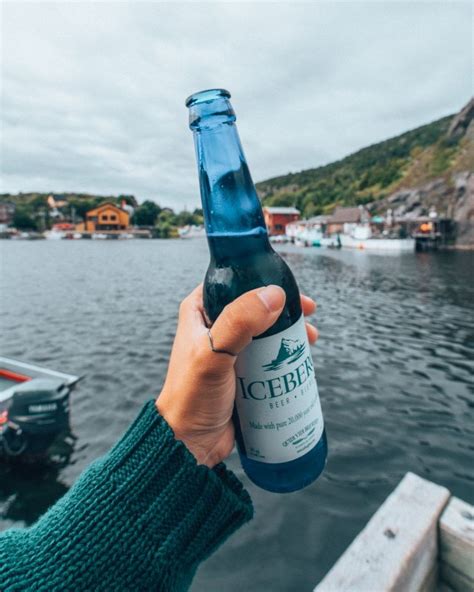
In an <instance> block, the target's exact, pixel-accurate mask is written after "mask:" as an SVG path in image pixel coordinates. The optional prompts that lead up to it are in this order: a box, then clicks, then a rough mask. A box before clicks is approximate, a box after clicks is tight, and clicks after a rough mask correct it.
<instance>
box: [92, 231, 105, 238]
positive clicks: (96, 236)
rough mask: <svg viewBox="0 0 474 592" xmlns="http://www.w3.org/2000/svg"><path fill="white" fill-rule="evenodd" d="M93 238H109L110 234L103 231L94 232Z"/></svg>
mask: <svg viewBox="0 0 474 592" xmlns="http://www.w3.org/2000/svg"><path fill="white" fill-rule="evenodd" d="M91 238H92V239H93V240H107V238H108V236H107V235H106V234H103V233H102V232H94V233H93V234H92V235H91Z"/></svg>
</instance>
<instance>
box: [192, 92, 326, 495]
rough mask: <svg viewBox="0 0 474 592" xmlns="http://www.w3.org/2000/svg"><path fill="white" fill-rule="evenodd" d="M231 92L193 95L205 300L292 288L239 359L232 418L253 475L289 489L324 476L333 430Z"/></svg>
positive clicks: (218, 302)
mask: <svg viewBox="0 0 474 592" xmlns="http://www.w3.org/2000/svg"><path fill="white" fill-rule="evenodd" d="M229 98H230V94H229V92H228V91H226V90H223V89H212V90H205V91H202V92H198V93H196V94H193V95H192V96H190V97H189V98H188V99H187V100H186V106H187V107H188V108H189V110H190V112H189V125H190V128H191V130H192V131H193V135H194V143H195V149H196V158H197V163H198V170H199V183H200V190H201V200H202V206H203V212H204V220H205V225H206V233H207V238H208V243H209V250H210V256H211V260H210V264H209V268H208V270H207V273H206V277H205V281H204V307H205V310H206V313H207V316H208V318H209V320H210V321H211V323H212V322H213V321H214V320H215V319H216V318H217V317H218V315H219V314H220V312H221V311H222V309H223V308H224V307H225V306H226V305H227V304H228V303H230V302H232V301H233V300H234V299H235V298H237V297H238V296H240V295H241V294H243V293H244V292H246V291H248V290H252V289H254V288H258V287H261V286H264V285H268V284H276V285H278V286H281V287H282V288H283V289H284V290H285V292H286V305H285V308H284V310H283V312H282V314H281V315H280V317H279V318H278V320H277V321H276V323H275V324H274V325H273V326H272V327H271V328H270V329H269V330H268V331H266V332H265V333H264V334H263V335H260V336H258V338H256V339H254V340H253V341H252V344H251V345H250V346H248V348H246V350H244V352H243V353H242V354H241V355H240V356H239V358H238V360H237V364H236V374H237V381H236V382H237V392H236V405H235V409H234V424H235V428H236V440H237V447H238V451H239V455H240V459H241V462H242V466H243V468H244V470H245V472H246V473H247V475H248V476H249V477H250V479H251V480H252V481H253V482H254V483H255V484H256V485H258V486H259V487H262V488H263V489H266V490H268V491H273V492H279V493H283V492H290V491H296V490H298V489H302V488H303V487H305V486H306V485H308V484H309V483H311V482H313V481H314V480H315V479H316V478H317V477H318V476H319V475H320V474H321V472H322V470H323V468H324V465H325V462H326V456H327V442H326V433H325V430H324V424H323V418H322V415H321V410H320V406H319V396H318V392H317V385H316V381H315V378H314V371H313V367H312V359H311V354H310V350H309V344H308V341H307V336H306V332H305V329H304V321H303V316H302V310H301V302H300V296H299V291H298V287H297V285H296V281H295V279H294V277H293V274H292V273H291V270H290V269H289V267H288V265H287V264H286V263H285V262H284V261H283V259H282V258H281V257H280V256H279V255H278V254H277V253H276V252H275V251H274V250H273V249H272V247H271V245H270V242H269V240H268V235H267V230H266V227H265V222H264V217H263V212H262V208H261V205H260V201H259V199H258V196H257V193H256V190H255V187H254V184H253V182H252V178H251V176H250V171H249V169H248V166H247V162H246V160H245V156H244V153H243V150H242V146H241V144H240V139H239V136H238V133H237V127H236V125H235V121H236V117H235V113H234V111H233V109H232V105H231V104H230V101H229Z"/></svg>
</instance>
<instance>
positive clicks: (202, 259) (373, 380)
mask: <svg viewBox="0 0 474 592" xmlns="http://www.w3.org/2000/svg"><path fill="white" fill-rule="evenodd" d="M279 251H280V252H281V253H282V254H283V255H284V257H285V259H286V261H287V262H288V263H289V265H290V266H291V268H292V270H293V272H294V274H295V276H296V278H297V280H298V282H299V284H300V287H301V290H302V291H304V292H305V293H306V294H308V295H311V296H313V297H314V298H316V299H317V301H318V305H319V307H318V312H317V314H316V317H315V319H316V323H317V325H318V327H319V330H320V335H321V337H320V340H319V342H318V344H317V345H316V346H315V347H313V357H314V362H315V367H316V372H317V376H318V382H319V388H320V394H321V401H322V406H323V412H324V416H325V420H326V426H327V433H328V441H329V457H328V465H327V469H326V471H325V472H324V473H323V475H322V476H321V477H320V478H319V480H318V481H317V482H315V483H314V484H313V485H311V486H310V487H308V488H307V489H304V490H303V491H299V492H297V493H292V494H286V495H278V494H272V493H268V492H265V491H263V490H260V489H258V488H256V487H255V486H253V485H252V484H251V483H250V482H249V481H248V480H247V479H246V477H245V475H244V474H243V471H242V469H241V467H240V465H239V461H238V457H237V453H236V452H234V453H233V454H232V456H231V458H230V459H229V463H228V464H229V465H230V467H231V468H232V469H233V470H235V472H236V473H237V475H238V476H239V477H240V478H241V479H242V480H243V481H244V483H245V485H246V487H248V490H249V492H250V494H251V496H252V498H253V500H254V504H255V510H256V515H255V518H254V520H253V521H252V522H251V523H250V524H249V525H248V526H246V527H244V528H242V529H241V530H240V531H239V532H237V533H236V534H235V535H234V536H233V537H232V538H231V539H230V540H229V541H227V543H226V544H225V545H224V546H223V547H222V548H221V549H219V550H218V552H217V553H215V554H214V555H213V556H212V557H211V558H210V559H209V560H208V561H207V562H206V563H205V564H204V565H203V566H201V568H200V569H199V571H198V573H197V576H196V578H195V581H194V584H193V587H192V591H193V592H201V591H205V592H221V591H222V590H225V591H226V592H241V590H252V591H260V590H262V591H263V590H268V589H271V590H272V592H288V591H296V590H298V591H302V592H304V591H307V592H309V591H311V590H312V589H313V588H314V586H315V585H316V584H317V583H318V581H319V580H320V579H321V578H322V577H323V575H324V574H325V573H326V572H327V570H328V569H329V568H330V567H331V566H332V565H333V563H334V562H335V561H336V559H337V558H338V557H339V556H340V555H341V553H342V552H343V551H344V549H345V548H346V547H347V546H348V544H349V543H350V542H351V541H352V539H353V538H354V536H355V535H356V534H357V533H358V532H359V531H360V529H361V528H362V527H363V526H364V524H365V523H366V522H367V520H368V519H369V518H370V516H371V515H372V514H373V513H374V512H375V510H376V509H377V508H378V506H379V505H380V504H381V503H382V502H383V500H384V499H385V497H386V496H387V495H388V494H389V493H390V491H391V490H392V489H393V488H394V487H395V485H396V484H397V483H398V482H399V480H400V479H401V477H402V476H403V475H404V474H405V473H406V471H413V472H415V473H417V474H419V475H421V476H422V477H426V478H428V479H430V480H432V481H435V482H436V483H439V484H441V485H445V486H446V487H448V488H449V489H450V490H451V491H452V493H453V494H454V495H457V496H458V497H461V498H462V499H465V500H466V501H469V502H471V503H472V502H474V476H473V471H472V458H473V454H474V438H473V435H474V398H473V382H472V359H473V353H474V315H473V309H474V257H473V255H472V254H471V253H457V252H446V253H441V252H440V253H419V254H412V253H409V254H403V255H381V254H377V253H370V254H369V253H364V252H359V251H349V250H347V251H346V250H339V251H337V250H334V251H333V250H323V249H316V248H314V249H297V248H294V247H289V246H285V247H279ZM0 257H1V263H0V314H1V317H0V352H1V354H2V355H5V356H9V357H14V358H18V359H24V360H26V361H29V362H33V363H37V364H44V365H46V366H48V367H51V368H54V369H56V370H61V371H64V372H69V373H71V374H79V375H83V376H84V380H83V381H82V382H81V383H80V385H79V386H78V388H77V390H76V391H75V392H74V393H73V395H72V420H73V426H74V433H75V436H76V437H77V440H76V442H75V445H74V452H73V454H72V456H71V459H70V462H69V463H68V464H67V465H66V466H64V467H61V468H49V469H48V470H45V471H37V470H34V468H31V467H30V468H28V469H24V470H18V469H12V468H11V467H5V466H0V528H1V529H4V528H8V527H11V526H26V525H28V524H31V523H32V522H33V521H34V520H35V519H36V518H37V517H38V516H39V515H40V514H41V513H42V512H44V511H45V510H46V508H47V507H48V506H49V505H50V504H52V503H53V502H54V501H55V500H56V499H57V498H58V497H59V496H61V495H63V494H64V493H65V492H66V491H67V490H68V488H69V487H70V486H71V484H72V483H73V482H74V480H75V479H76V478H77V477H78V475H79V474H80V473H81V471H83V470H84V469H85V468H86V467H87V466H88V464H89V463H90V462H91V461H92V460H93V459H95V458H97V457H98V456H100V455H102V454H104V453H105V452H106V451H107V450H108V449H109V448H110V446H111V445H112V444H113V443H114V442H115V441H116V440H117V439H118V438H119V437H120V435H121V434H122V433H123V431H124V430H125V429H126V427H127V425H128V424H129V423H130V421H131V420H132V419H133V418H134V416H135V415H136V413H137V412H138V411H139V409H140V407H141V405H142V404H143V403H144V402H145V401H146V400H148V399H150V398H151V397H153V396H155V395H156V394H158V393H159V391H160V387H161V385H162V383H163V379H164V376H165V372H166V367H167V361H168V356H169V353H170V349H171V345H172V340H173V336H174V331H175V327H176V317H177V310H178V304H179V301H180V300H181V299H182V298H183V297H184V296H185V295H186V294H187V293H188V292H189V291H190V290H191V289H192V288H193V287H194V286H195V285H196V284H197V283H198V282H199V281H201V280H202V277H203V275H204V272H205V270H206V268H207V264H208V251H207V244H206V242H205V241H204V240H199V239H197V240H188V241H186V240H182V241H177V240H174V241H173V240H169V241H161V240H149V241H139V240H129V241H2V242H1V243H0ZM203 396H205V394H203Z"/></svg>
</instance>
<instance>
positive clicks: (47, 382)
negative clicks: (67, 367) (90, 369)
mask: <svg viewBox="0 0 474 592" xmlns="http://www.w3.org/2000/svg"><path fill="white" fill-rule="evenodd" d="M70 390H71V389H70V387H69V386H68V385H66V384H65V383H64V380H61V379H58V378H36V379H34V380H31V381H27V382H23V383H22V384H19V385H18V386H17V387H15V390H14V393H13V396H12V397H11V399H10V400H9V405H8V409H7V410H6V412H4V414H3V417H2V420H3V427H2V426H0V452H3V453H4V454H5V455H6V456H9V457H14V456H20V455H22V456H23V455H33V456H36V455H40V456H41V455H44V454H46V453H47V451H48V448H49V447H50V446H51V444H52V443H53V442H54V440H55V439H56V438H57V437H58V436H59V435H60V434H61V433H63V432H66V431H68V430H69V393H70ZM2 448H3V450H1V449H2Z"/></svg>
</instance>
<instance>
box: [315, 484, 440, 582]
mask: <svg viewBox="0 0 474 592" xmlns="http://www.w3.org/2000/svg"><path fill="white" fill-rule="evenodd" d="M449 496H450V494H449V491H448V490H447V489H446V488H445V487H441V486H439V485H436V484H434V483H431V482H430V481H426V480H425V479H422V478H421V477H418V476H417V475H414V474H413V473H407V474H406V475H405V477H404V478H403V479H402V481H401V482H400V483H399V485H398V486H397V488H396V489H395V490H394V491H393V493H391V494H390V495H389V497H388V498H387V499H386V500H385V502H384V503H383V504H382V506H381V507H380V508H379V509H378V510H377V512H376V513H375V514H374V516H373V517H372V518H371V520H370V521H369V523H368V524H367V526H366V527H365V528H364V529H363V531H362V532H361V533H360V534H359V535H358V536H357V537H356V538H355V540H354V541H353V543H352V544H351V545H350V547H349V548H348V549H347V551H346V552H345V553H344V554H343V555H342V557H341V558H340V559H339V560H338V561H337V563H336V564H335V565H334V567H333V568H332V569H331V571H330V572H329V573H328V574H327V575H326V577H325V578H324V579H323V580H322V582H321V583H320V584H319V585H318V586H316V588H315V590H314V592H389V591H390V592H428V591H431V590H435V587H436V581H437V559H438V536H437V530H438V520H439V517H440V514H441V512H442V511H443V509H444V507H445V505H446V503H447V502H448V499H449Z"/></svg>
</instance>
